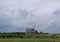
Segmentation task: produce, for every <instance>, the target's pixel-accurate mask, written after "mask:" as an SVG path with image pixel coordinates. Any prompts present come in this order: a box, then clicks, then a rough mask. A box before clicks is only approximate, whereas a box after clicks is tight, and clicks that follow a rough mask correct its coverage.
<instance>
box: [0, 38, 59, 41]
mask: <svg viewBox="0 0 60 42" xmlns="http://www.w3.org/2000/svg"><path fill="white" fill-rule="evenodd" d="M0 42H60V39H52V38H50V39H48V38H42V39H41V38H26V39H25V38H22V39H21V38H1V39H0Z"/></svg>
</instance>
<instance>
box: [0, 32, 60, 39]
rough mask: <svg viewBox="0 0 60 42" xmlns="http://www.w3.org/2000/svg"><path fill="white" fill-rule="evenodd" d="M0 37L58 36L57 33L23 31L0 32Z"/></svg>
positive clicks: (59, 36)
mask: <svg viewBox="0 0 60 42" xmlns="http://www.w3.org/2000/svg"><path fill="white" fill-rule="evenodd" d="M0 38H60V35H57V34H48V33H43V32H40V33H37V32H36V34H26V33H25V32H11V33H0Z"/></svg>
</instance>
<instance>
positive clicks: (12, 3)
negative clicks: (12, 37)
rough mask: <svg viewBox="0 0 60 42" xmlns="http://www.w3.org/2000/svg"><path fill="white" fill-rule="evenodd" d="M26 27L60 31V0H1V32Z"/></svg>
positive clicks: (18, 30) (20, 29) (45, 30)
mask: <svg viewBox="0 0 60 42" xmlns="http://www.w3.org/2000/svg"><path fill="white" fill-rule="evenodd" d="M26 28H36V29H37V30H38V31H43V32H49V33H60V0H0V32H22V31H25V29H26Z"/></svg>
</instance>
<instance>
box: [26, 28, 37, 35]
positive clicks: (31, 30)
mask: <svg viewBox="0 0 60 42" xmlns="http://www.w3.org/2000/svg"><path fill="white" fill-rule="evenodd" d="M35 32H36V31H35V28H26V33H27V34H35Z"/></svg>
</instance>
